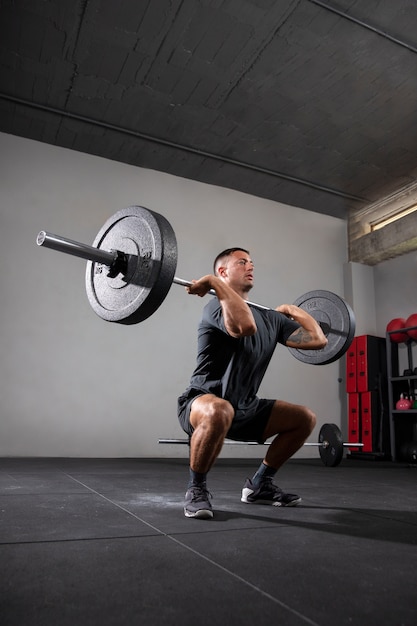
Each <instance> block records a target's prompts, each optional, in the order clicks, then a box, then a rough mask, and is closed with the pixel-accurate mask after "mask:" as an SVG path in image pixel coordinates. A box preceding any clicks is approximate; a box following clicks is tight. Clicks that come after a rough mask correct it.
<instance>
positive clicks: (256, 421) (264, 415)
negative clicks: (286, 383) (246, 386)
mask: <svg viewBox="0 0 417 626" xmlns="http://www.w3.org/2000/svg"><path fill="white" fill-rule="evenodd" d="M204 395H205V392H202V391H201V389H188V390H187V391H186V392H185V393H184V394H183V395H182V396H180V397H179V398H178V420H179V422H180V425H181V428H182V429H183V431H184V432H186V433H187V435H189V436H190V437H191V435H192V434H193V430H194V428H193V427H192V426H191V424H190V412H191V405H192V403H193V402H194V400H195V399H196V398H198V397H199V396H204ZM274 402H275V400H270V399H262V398H256V399H255V400H254V401H253V402H252V403H251V404H250V405H249V406H248V407H247V408H245V409H237V410H235V416H234V418H233V422H232V425H231V427H230V429H229V431H228V433H227V435H226V437H227V439H234V440H235V441H257V442H258V443H264V441H265V437H264V432H265V428H266V425H267V423H268V420H269V416H270V415H271V411H272V407H273V405H274Z"/></svg>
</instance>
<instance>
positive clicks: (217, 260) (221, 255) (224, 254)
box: [213, 247, 250, 274]
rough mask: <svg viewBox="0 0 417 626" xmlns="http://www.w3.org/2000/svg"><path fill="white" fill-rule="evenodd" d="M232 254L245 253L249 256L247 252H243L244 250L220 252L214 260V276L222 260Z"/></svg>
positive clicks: (231, 249) (229, 249) (228, 249)
mask: <svg viewBox="0 0 417 626" xmlns="http://www.w3.org/2000/svg"><path fill="white" fill-rule="evenodd" d="M233 252H245V253H246V254H250V252H249V250H245V248H240V247H237V248H236V247H235V248H226V250H223V252H220V253H219V254H218V255H217V256H216V258H215V259H214V263H213V270H214V273H215V274H217V268H218V267H219V266H220V264H221V262H223V259H224V258H227V257H229V256H230V255H231V254H233Z"/></svg>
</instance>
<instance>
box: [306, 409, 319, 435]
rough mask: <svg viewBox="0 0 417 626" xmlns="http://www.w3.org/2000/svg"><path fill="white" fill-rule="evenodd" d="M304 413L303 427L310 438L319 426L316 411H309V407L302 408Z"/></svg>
mask: <svg viewBox="0 0 417 626" xmlns="http://www.w3.org/2000/svg"><path fill="white" fill-rule="evenodd" d="M302 413H303V425H304V427H305V429H306V432H307V436H308V435H310V433H312V432H313V430H314V428H315V426H316V424H317V417H316V414H315V413H314V411H312V410H311V409H309V408H308V407H307V406H303V407H302Z"/></svg>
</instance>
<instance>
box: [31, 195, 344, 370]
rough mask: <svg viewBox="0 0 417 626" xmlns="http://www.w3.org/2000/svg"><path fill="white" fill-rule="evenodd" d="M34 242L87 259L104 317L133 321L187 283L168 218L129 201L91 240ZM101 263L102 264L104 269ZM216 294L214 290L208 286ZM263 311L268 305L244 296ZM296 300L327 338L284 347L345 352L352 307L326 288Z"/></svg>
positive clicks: (93, 298)
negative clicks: (179, 271)
mask: <svg viewBox="0 0 417 626" xmlns="http://www.w3.org/2000/svg"><path fill="white" fill-rule="evenodd" d="M36 241H37V244H38V246H44V247H46V248H52V249H53V250H58V251H60V252H64V253H66V254H70V255H73V256H78V257H81V258H83V259H86V260H87V268H86V291H87V297H88V299H89V302H90V305H91V307H92V308H93V310H94V311H95V312H96V313H97V315H98V316H99V317H101V318H102V319H104V320H106V321H109V322H117V323H120V324H136V323H138V322H142V321H143V320H145V319H147V318H148V317H150V315H152V314H153V313H154V312H155V311H156V309H157V308H158V307H159V306H160V305H161V304H162V302H163V300H164V299H165V297H166V296H167V294H168V291H169V289H170V287H171V285H172V283H175V284H178V285H183V286H189V285H191V282H190V281H187V280H183V279H182V278H178V277H177V276H175V271H176V267H177V256H178V254H177V241H176V237H175V233H174V231H173V229H172V226H171V224H170V223H169V222H168V220H167V219H166V218H165V217H163V216H162V215H160V214H159V213H155V212H154V211H150V210H149V209H145V208H144V207H140V206H131V207H128V208H126V209H121V210H120V211H117V212H116V213H115V214H114V215H113V216H112V217H110V218H109V219H108V220H107V221H106V222H105V224H104V225H103V227H102V228H101V229H100V231H99V232H98V234H97V236H96V238H95V240H94V242H93V245H92V246H89V245H86V244H83V243H79V242H77V241H74V240H72V239H67V238H65V237H61V236H59V235H54V234H52V233H49V232H46V231H41V232H40V233H39V234H38V236H37V240H36ZM104 268H107V270H106V269H104ZM210 293H212V295H215V292H214V291H211V292H210ZM247 302H248V304H249V305H251V306H254V307H257V308H260V309H267V310H274V309H270V308H269V307H267V306H263V305H261V304H257V303H256V302H250V301H247ZM294 304H295V305H297V306H299V307H300V308H301V309H303V310H305V311H307V312H308V313H310V315H311V316H312V317H314V318H315V319H316V321H317V322H318V323H319V324H320V326H321V327H322V329H323V332H324V334H325V335H326V337H327V345H326V347H325V348H323V349H322V350H298V349H296V348H289V351H290V352H291V354H292V355H293V356H295V358H297V359H298V360H299V361H302V362H304V363H311V364H313V365H325V364H327V363H332V362H333V361H336V360H337V359H339V358H340V357H341V356H343V354H344V353H345V352H346V351H347V349H348V348H349V346H350V344H351V343H352V340H353V337H354V334H355V326H356V323H355V316H354V313H353V311H352V309H351V307H350V306H349V305H348V304H347V303H346V302H345V301H344V300H343V299H342V298H340V297H339V296H337V295H336V294H334V293H332V292H331V291H325V290H316V291H309V292H308V293H306V294H304V295H302V296H300V297H299V298H298V299H297V300H296V301H295V302H294Z"/></svg>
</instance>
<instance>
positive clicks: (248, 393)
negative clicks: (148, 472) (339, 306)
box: [178, 248, 327, 519]
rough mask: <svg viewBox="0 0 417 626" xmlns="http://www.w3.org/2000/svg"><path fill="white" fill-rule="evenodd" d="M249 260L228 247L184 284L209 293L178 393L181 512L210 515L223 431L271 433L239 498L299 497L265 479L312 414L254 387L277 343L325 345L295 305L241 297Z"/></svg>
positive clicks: (230, 434) (259, 437)
mask: <svg viewBox="0 0 417 626" xmlns="http://www.w3.org/2000/svg"><path fill="white" fill-rule="evenodd" d="M253 280H254V265H253V262H252V260H251V258H250V254H249V252H248V251H247V250H244V249H242V248H229V249H227V250H224V251H223V252H221V253H220V254H219V255H218V256H217V257H216V259H215V261H214V275H212V274H209V275H207V276H203V277H202V278H200V279H199V280H195V281H192V285H191V286H190V287H187V290H188V292H189V293H190V294H195V295H198V296H201V297H202V296H205V295H206V294H207V293H208V292H209V291H210V290H211V289H213V290H214V291H215V293H216V296H217V297H215V298H212V299H211V300H210V302H208V304H207V305H206V306H205V308H204V310H203V316H202V320H201V322H200V325H199V328H198V355H197V364H196V368H195V370H194V373H193V374H192V376H191V380H190V384H189V386H188V388H187V389H186V391H185V392H184V393H183V394H182V395H181V396H180V397H179V398H178V418H179V421H180V424H181V426H182V428H183V429H184V431H185V432H186V433H188V435H189V436H190V479H189V484H188V489H187V492H186V495H185V504H184V513H185V516H186V517H193V518H202V519H208V518H211V517H213V510H212V505H211V502H210V497H211V495H210V493H209V491H208V489H207V482H206V480H207V474H208V472H209V470H210V468H211V467H212V465H213V463H214V462H215V460H216V459H217V457H218V455H219V454H220V451H221V449H222V446H223V442H224V440H225V438H226V437H227V438H229V439H234V440H238V441H239V440H240V441H250V440H256V441H259V442H260V443H263V442H264V441H266V440H267V439H269V438H270V437H273V436H275V438H274V439H273V440H272V442H271V443H270V445H269V446H268V449H267V453H266V456H265V458H264V459H263V461H262V463H261V465H260V467H259V468H258V470H257V471H256V473H255V474H254V476H253V477H252V478H251V479H247V480H246V482H245V484H244V487H243V490H242V496H241V501H242V502H247V503H262V504H272V505H274V506H295V505H297V504H298V503H299V502H300V501H301V498H300V497H299V496H297V495H295V494H289V493H285V492H284V491H282V489H280V488H279V487H278V486H277V485H275V484H274V483H273V482H272V480H273V477H274V476H275V474H276V473H277V471H278V470H279V468H280V467H281V466H282V465H283V464H284V463H285V462H286V461H287V460H288V459H289V458H290V457H291V456H292V455H293V454H294V453H295V452H296V451H297V450H298V449H299V448H300V447H301V446H302V445H303V443H304V442H305V440H306V439H307V438H308V436H309V435H310V433H311V432H312V430H313V428H314V426H315V424H316V417H315V415H314V413H313V412H312V411H311V410H310V409H309V408H307V407H305V406H300V405H296V404H290V403H289V402H285V401H284V400H273V399H262V398H258V396H257V392H258V389H259V386H260V384H261V382H262V379H263V377H264V374H265V372H266V369H267V367H268V364H269V362H270V360H271V357H272V355H273V353H274V350H275V347H276V344H277V343H281V344H283V345H285V346H289V347H292V348H299V349H306V350H315V349H320V348H324V347H325V346H326V344H327V339H326V337H325V335H324V334H323V331H322V329H321V327H320V325H319V324H318V323H317V322H316V321H315V320H314V319H313V318H312V317H311V315H309V314H308V313H306V311H303V310H302V309H300V308H299V307H297V306H294V305H292V304H282V305H280V306H279V307H277V309H276V310H275V311H271V310H263V309H260V308H258V307H254V306H251V305H249V304H248V303H247V302H245V299H246V298H247V294H248V293H249V291H250V290H251V289H252V287H253Z"/></svg>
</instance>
